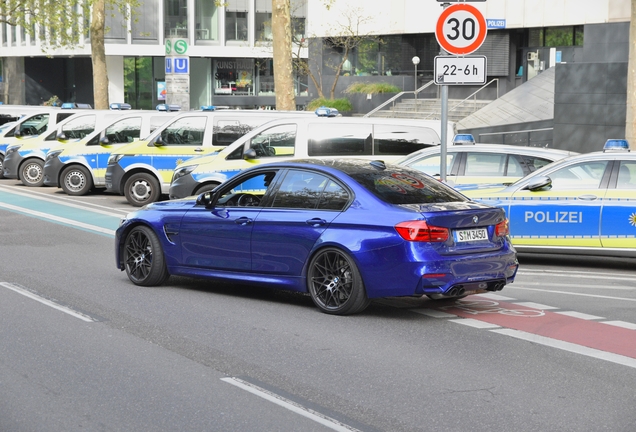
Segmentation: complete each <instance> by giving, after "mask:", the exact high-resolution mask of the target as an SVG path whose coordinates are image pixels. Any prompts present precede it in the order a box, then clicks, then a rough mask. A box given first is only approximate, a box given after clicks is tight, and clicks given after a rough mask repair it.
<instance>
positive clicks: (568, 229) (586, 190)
mask: <svg viewBox="0 0 636 432" xmlns="http://www.w3.org/2000/svg"><path fill="white" fill-rule="evenodd" d="M459 189H460V191H461V192H462V193H463V194H464V195H466V196H468V197H469V198H471V199H473V200H475V201H480V202H484V203H486V204H490V205H494V206H497V207H501V208H503V209H504V210H505V211H506V213H507V215H508V219H509V220H510V235H511V237H512V242H513V244H514V245H515V247H516V248H517V250H518V251H520V252H553V253H560V254H563V253H565V254H582V255H607V256H626V257H636V153H632V152H630V151H629V144H628V143H627V141H625V140H608V141H607V143H606V144H605V147H604V150H603V151H602V152H593V153H587V154H581V155H577V156H571V157H568V158H566V159H562V160H560V161H557V162H554V163H552V164H550V165H547V166H545V167H543V168H541V169H539V170H537V171H535V172H534V173H532V174H530V175H529V176H527V177H524V178H522V179H521V180H519V181H517V182H516V183H514V184H512V185H510V186H507V187H503V188H502V187H495V188H483V187H482V188H480V187H473V188H461V187H460V188H459Z"/></svg>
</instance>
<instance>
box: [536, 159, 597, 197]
mask: <svg viewBox="0 0 636 432" xmlns="http://www.w3.org/2000/svg"><path fill="white" fill-rule="evenodd" d="M606 167H607V161H589V162H581V163H578V164H574V165H569V166H566V167H564V168H561V169H558V170H556V171H553V172H551V173H548V176H549V177H550V178H551V179H552V189H553V190H554V189H598V188H599V186H600V184H601V180H602V179H603V173H605V168H606Z"/></svg>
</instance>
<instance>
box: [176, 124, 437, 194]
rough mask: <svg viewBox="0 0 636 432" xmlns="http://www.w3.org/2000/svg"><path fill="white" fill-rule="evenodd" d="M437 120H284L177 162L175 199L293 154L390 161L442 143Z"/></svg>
mask: <svg viewBox="0 0 636 432" xmlns="http://www.w3.org/2000/svg"><path fill="white" fill-rule="evenodd" d="M439 129H440V122H439V121H424V120H404V119H384V118H354V117H333V118H331V117H326V116H314V117H303V118H294V119H281V120H277V121H275V122H271V123H268V124H266V125H263V126H261V127H260V128H259V129H255V130H254V131H252V132H251V133H249V134H246V135H245V136H244V137H242V138H241V139H239V140H237V141H236V142H235V143H233V144H232V145H230V146H228V147H227V148H225V149H223V150H222V151H220V152H218V154H212V155H209V156H206V157H202V158H197V159H192V160H189V161H186V162H184V163H183V164H181V165H179V166H178V167H177V168H176V169H175V170H174V174H173V176H172V183H171V184H170V190H169V196H170V198H172V199H175V198H183V197H186V196H190V195H194V194H199V193H201V192H203V191H206V190H212V189H214V188H215V187H216V186H218V185H219V184H221V183H222V182H224V181H225V180H227V179H228V178H231V177H232V176H234V175H236V174H238V173H239V172H240V171H241V170H243V169H245V168H249V167H251V166H254V165H256V164H261V163H267V162H272V161H281V160H285V159H295V158H314V157H315V158H325V157H332V158H337V159H342V158H366V159H382V160H384V161H391V160H394V159H397V158H399V157H401V156H404V155H407V154H410V153H412V152H414V151H416V150H419V149H422V148H427V147H431V146H438V145H439V143H440V138H439V134H438V133H437V131H438V130H439Z"/></svg>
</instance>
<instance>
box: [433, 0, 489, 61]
mask: <svg viewBox="0 0 636 432" xmlns="http://www.w3.org/2000/svg"><path fill="white" fill-rule="evenodd" d="M487 31H488V27H487V26H486V20H485V19H484V16H483V15H482V13H481V12H480V11H479V9H477V8H476V7H474V6H471V5H469V4H466V3H456V4H454V5H451V6H449V7H447V8H446V9H444V11H443V12H442V14H441V15H440V16H439V19H438V20H437V25H436V26H435V37H436V38H437V42H438V43H439V44H440V46H441V47H442V49H444V50H445V51H446V52H448V53H449V54H455V55H466V54H470V53H472V52H474V51H476V50H477V48H479V47H480V46H481V44H483V43H484V40H486V32H487Z"/></svg>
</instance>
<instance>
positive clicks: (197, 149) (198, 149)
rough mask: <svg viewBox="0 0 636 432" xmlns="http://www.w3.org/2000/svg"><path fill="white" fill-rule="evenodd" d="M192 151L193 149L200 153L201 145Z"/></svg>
mask: <svg viewBox="0 0 636 432" xmlns="http://www.w3.org/2000/svg"><path fill="white" fill-rule="evenodd" d="M194 151H195V152H199V153H201V152H202V151H203V149H202V148H201V147H196V148H195V149H194Z"/></svg>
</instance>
